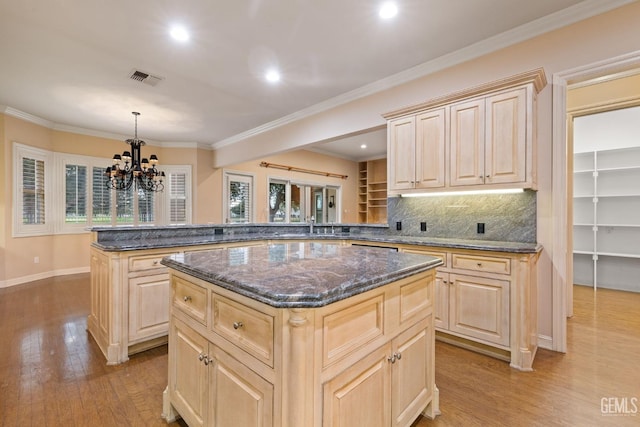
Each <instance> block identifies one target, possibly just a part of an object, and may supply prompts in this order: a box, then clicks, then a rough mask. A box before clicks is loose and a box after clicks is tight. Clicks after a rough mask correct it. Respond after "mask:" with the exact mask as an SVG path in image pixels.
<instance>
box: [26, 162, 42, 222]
mask: <svg viewBox="0 0 640 427" xmlns="http://www.w3.org/2000/svg"><path fill="white" fill-rule="evenodd" d="M22 223H23V224H44V223H45V205H44V161H43V160H36V159H31V158H28V157H23V158H22Z"/></svg>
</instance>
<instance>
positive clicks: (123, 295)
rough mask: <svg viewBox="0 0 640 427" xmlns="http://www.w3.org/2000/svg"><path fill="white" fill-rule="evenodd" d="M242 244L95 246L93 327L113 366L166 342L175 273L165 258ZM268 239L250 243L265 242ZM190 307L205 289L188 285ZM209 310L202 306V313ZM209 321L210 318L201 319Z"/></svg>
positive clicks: (186, 294) (89, 325)
mask: <svg viewBox="0 0 640 427" xmlns="http://www.w3.org/2000/svg"><path fill="white" fill-rule="evenodd" d="M242 244H243V243H242V242H239V243H229V244H217V245H202V246H198V247H192V246H189V247H176V248H171V249H167V248H162V249H144V250H134V251H113V252H111V251H102V250H100V249H98V248H95V247H92V248H91V252H90V254H91V255H90V256H91V273H90V275H91V312H90V314H89V317H88V319H87V329H88V331H89V333H90V334H91V335H92V336H93V337H94V339H95V340H96V343H97V344H98V346H99V347H100V350H102V352H103V354H104V355H105V357H106V359H107V364H108V365H115V364H119V363H123V362H126V361H127V360H129V355H131V354H134V353H138V352H141V351H144V350H148V349H150V348H153V347H157V346H159V345H163V344H166V342H167V334H168V332H169V301H170V300H169V273H168V270H167V268H166V267H165V266H163V265H162V264H161V263H160V261H161V260H162V258H164V257H166V256H169V255H172V254H176V253H179V252H190V251H198V250H205V249H212V248H217V249H222V248H226V247H233V246H239V245H242ZM264 244H266V242H265V241H255V242H247V243H246V244H244V245H245V246H246V245H264ZM184 286H185V287H186V288H185V289H183V290H181V292H182V291H184V294H183V295H181V298H188V300H186V301H182V303H183V304H185V306H191V307H192V308H193V309H194V310H196V309H197V304H198V303H200V302H201V301H200V300H198V298H202V295H203V293H202V292H201V293H200V294H198V293H197V292H194V290H193V289H192V288H188V286H189V284H184ZM204 313H205V309H204V307H200V316H204ZM201 321H202V322H204V319H203V318H201Z"/></svg>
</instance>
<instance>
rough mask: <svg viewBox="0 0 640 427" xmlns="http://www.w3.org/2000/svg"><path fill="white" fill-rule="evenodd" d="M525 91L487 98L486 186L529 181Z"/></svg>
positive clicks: (520, 90)
mask: <svg viewBox="0 0 640 427" xmlns="http://www.w3.org/2000/svg"><path fill="white" fill-rule="evenodd" d="M526 105H527V104H526V91H525V89H518V90H513V91H510V92H505V93H501V94H497V95H493V96H489V97H487V98H486V108H487V111H486V124H485V126H486V140H485V171H484V172H485V177H486V179H485V184H501V183H513V182H524V181H525V179H526V144H527V141H526V130H527V128H526V126H527V106H526Z"/></svg>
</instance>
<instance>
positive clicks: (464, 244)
mask: <svg viewBox="0 0 640 427" xmlns="http://www.w3.org/2000/svg"><path fill="white" fill-rule="evenodd" d="M256 240H270V241H278V240H303V241H318V242H322V241H326V240H350V241H352V242H358V241H360V242H369V243H380V244H406V245H416V246H431V247H441V248H457V249H476V250H486V251H497V252H510V253H537V252H539V251H541V250H542V245H540V244H538V243H523V242H504V241H492V240H471V239H446V238H438V237H419V236H404V235H391V234H364V233H362V234H349V233H327V234H317V233H313V234H310V233H246V234H219V235H206V234H201V235H191V236H180V237H153V235H151V236H149V237H148V238H145V237H141V238H136V239H122V240H108V241H98V242H93V243H92V246H94V247H96V248H99V249H101V250H103V251H106V252H121V251H133V250H142V249H160V248H172V247H180V246H198V245H212V244H222V243H238V242H252V241H256Z"/></svg>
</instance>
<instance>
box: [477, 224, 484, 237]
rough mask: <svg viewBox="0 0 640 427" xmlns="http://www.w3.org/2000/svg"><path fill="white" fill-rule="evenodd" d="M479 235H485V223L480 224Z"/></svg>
mask: <svg viewBox="0 0 640 427" xmlns="http://www.w3.org/2000/svg"><path fill="white" fill-rule="evenodd" d="M478 234H484V222H479V223H478Z"/></svg>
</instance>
